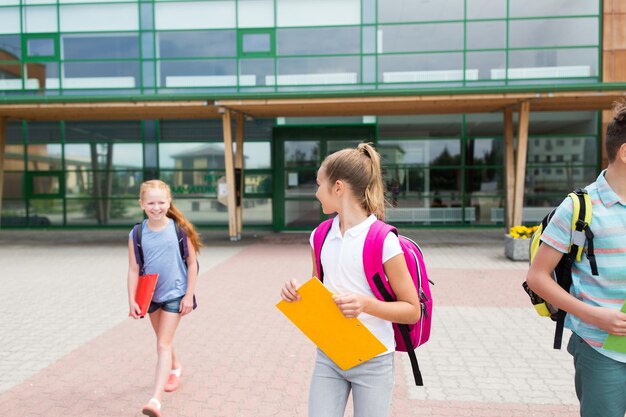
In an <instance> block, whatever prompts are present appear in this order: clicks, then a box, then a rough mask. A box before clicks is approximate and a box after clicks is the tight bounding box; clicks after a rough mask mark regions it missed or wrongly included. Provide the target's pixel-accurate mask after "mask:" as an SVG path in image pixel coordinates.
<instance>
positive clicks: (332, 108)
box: [0, 89, 626, 120]
mask: <svg viewBox="0 0 626 417" xmlns="http://www.w3.org/2000/svg"><path fill="white" fill-rule="evenodd" d="M619 99H626V90H623V89H615V90H581V91H565V92H530V93H528V92H525V93H501V94H495V93H488V94H450V95H435V94H433V95H389V96H380V95H378V96H359V97H312V98H303V97H299V98H274V99H233V100H230V99H226V100H170V101H166V100H140V101H128V100H119V101H115V100H113V99H111V100H110V101H101V100H99V101H91V102H90V101H81V102H57V101H54V102H45V103H41V102H39V103H23V102H21V103H12V104H0V118H6V119H17V120H128V119H207V118H219V117H221V113H222V112H223V110H224V109H229V110H231V111H234V112H237V113H243V114H245V115H247V116H251V117H254V118H271V117H314V116H357V115H372V116H377V115H381V116H382V115H403V114H446V113H493V112H502V111H504V109H506V108H516V107H517V106H519V104H520V103H522V102H528V103H529V104H530V107H531V109H532V111H575V110H595V111H597V110H607V109H610V108H611V106H612V105H613V103H614V102H615V101H617V100H619Z"/></svg>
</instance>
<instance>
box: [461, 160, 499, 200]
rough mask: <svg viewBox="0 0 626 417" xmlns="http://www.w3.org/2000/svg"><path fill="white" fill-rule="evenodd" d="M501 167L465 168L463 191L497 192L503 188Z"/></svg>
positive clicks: (478, 192) (477, 192)
mask: <svg viewBox="0 0 626 417" xmlns="http://www.w3.org/2000/svg"><path fill="white" fill-rule="evenodd" d="M502 172H503V169H502V167H501V166H499V167H484V168H478V169H466V170H465V184H466V185H465V191H466V192H472V193H476V194H477V195H479V194H480V193H484V194H491V195H493V194H498V193H500V192H502V190H503V189H504V186H503V184H504V181H503V178H504V177H503V175H502Z"/></svg>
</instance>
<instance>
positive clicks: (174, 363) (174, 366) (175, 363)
mask: <svg viewBox="0 0 626 417" xmlns="http://www.w3.org/2000/svg"><path fill="white" fill-rule="evenodd" d="M160 311H161V310H160V309H159V310H157V311H155V312H154V313H151V314H150V323H151V324H152V328H153V329H154V333H155V334H156V333H157V329H158V324H159V322H158V319H156V318H155V319H153V316H154V315H155V314H159V312H160ZM155 325H156V327H155ZM178 368H180V362H178V359H177V358H176V350H175V349H174V346H172V369H178Z"/></svg>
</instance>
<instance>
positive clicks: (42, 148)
mask: <svg viewBox="0 0 626 417" xmlns="http://www.w3.org/2000/svg"><path fill="white" fill-rule="evenodd" d="M26 152H27V155H26V159H27V161H28V162H27V169H28V170H29V171H58V170H61V169H62V168H63V165H62V153H61V145H60V144H49V145H27V146H26Z"/></svg>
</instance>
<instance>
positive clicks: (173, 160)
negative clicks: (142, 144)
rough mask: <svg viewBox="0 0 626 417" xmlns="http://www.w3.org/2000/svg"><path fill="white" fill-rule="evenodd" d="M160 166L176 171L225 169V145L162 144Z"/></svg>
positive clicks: (160, 145) (160, 147)
mask: <svg viewBox="0 0 626 417" xmlns="http://www.w3.org/2000/svg"><path fill="white" fill-rule="evenodd" d="M159 166H160V167H161V168H175V169H191V170H193V169H205V170H206V169H207V168H209V169H218V170H221V169H224V144H223V143H197V142H195V143H193V142H192V143H180V142H177V143H160V144H159Z"/></svg>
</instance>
